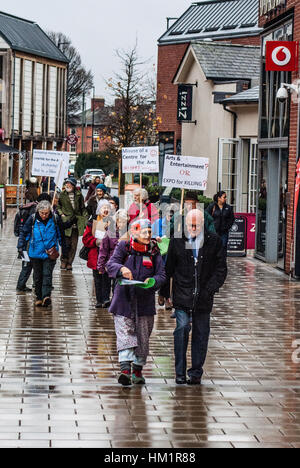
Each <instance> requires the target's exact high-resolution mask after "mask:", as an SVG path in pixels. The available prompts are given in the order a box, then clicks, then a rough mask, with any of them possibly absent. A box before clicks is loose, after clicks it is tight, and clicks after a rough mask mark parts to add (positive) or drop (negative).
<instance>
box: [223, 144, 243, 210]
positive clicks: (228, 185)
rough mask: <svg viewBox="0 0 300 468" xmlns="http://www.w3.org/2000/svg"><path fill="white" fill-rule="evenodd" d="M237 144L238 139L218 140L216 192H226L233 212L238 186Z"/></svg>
mask: <svg viewBox="0 0 300 468" xmlns="http://www.w3.org/2000/svg"><path fill="white" fill-rule="evenodd" d="M239 143H240V140H239V139H238V138H220V141H219V169H218V190H223V191H224V192H226V194H227V200H228V203H229V204H230V205H231V206H232V207H233V209H234V211H235V212H237V209H238V194H239V184H240V177H239V175H240V158H239Z"/></svg>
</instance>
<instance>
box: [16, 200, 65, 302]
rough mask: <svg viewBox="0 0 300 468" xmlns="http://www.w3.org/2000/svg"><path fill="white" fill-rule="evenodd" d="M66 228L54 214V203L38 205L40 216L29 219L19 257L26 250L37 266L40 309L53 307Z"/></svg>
mask: <svg viewBox="0 0 300 468" xmlns="http://www.w3.org/2000/svg"><path fill="white" fill-rule="evenodd" d="M63 230H64V227H63V225H62V222H61V220H60V218H59V217H57V216H56V215H55V214H54V213H53V212H52V207H51V203H49V202H48V201H42V202H40V203H39V204H38V205H37V208H36V214H34V215H32V216H30V217H29V219H28V220H27V221H26V223H25V226H24V227H23V229H22V231H21V233H20V237H19V242H18V251H19V253H21V252H24V250H26V246H27V243H29V250H28V255H29V258H30V260H31V262H32V266H33V277H34V283H35V294H36V302H35V305H36V307H48V306H50V305H51V293H52V276H53V270H54V267H55V264H56V260H57V259H58V258H59V246H60V245H61V244H62V236H63Z"/></svg>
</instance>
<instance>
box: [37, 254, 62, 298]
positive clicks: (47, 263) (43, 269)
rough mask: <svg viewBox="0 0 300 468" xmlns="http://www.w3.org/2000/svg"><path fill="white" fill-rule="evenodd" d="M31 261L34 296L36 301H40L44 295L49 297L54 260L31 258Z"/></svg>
mask: <svg viewBox="0 0 300 468" xmlns="http://www.w3.org/2000/svg"><path fill="white" fill-rule="evenodd" d="M31 261H32V266H33V279H34V283H35V294H36V298H37V300H38V301H42V300H43V299H45V297H51V292H52V277H53V270H54V268H55V264H56V260H50V258H47V259H46V260H40V259H37V258H32V259H31Z"/></svg>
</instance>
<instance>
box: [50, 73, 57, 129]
mask: <svg viewBox="0 0 300 468" xmlns="http://www.w3.org/2000/svg"><path fill="white" fill-rule="evenodd" d="M56 82H57V68H56V67H50V70H49V101H48V102H49V110H48V122H49V124H48V131H49V133H51V134H55V123H56Z"/></svg>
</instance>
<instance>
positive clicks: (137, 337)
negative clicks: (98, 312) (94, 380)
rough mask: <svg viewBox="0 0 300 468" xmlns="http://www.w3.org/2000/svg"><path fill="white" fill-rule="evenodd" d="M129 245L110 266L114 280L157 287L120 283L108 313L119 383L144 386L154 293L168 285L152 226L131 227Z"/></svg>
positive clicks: (123, 246)
mask: <svg viewBox="0 0 300 468" xmlns="http://www.w3.org/2000/svg"><path fill="white" fill-rule="evenodd" d="M131 235H132V238H131V240H130V242H126V241H122V242H120V243H119V244H118V246H117V248H116V250H115V252H114V254H113V256H112V258H111V259H110V261H109V262H108V264H107V267H106V269H107V272H108V274H109V276H110V277H112V278H116V279H117V278H119V279H127V280H136V281H141V282H144V283H145V284H147V283H149V280H150V278H153V279H154V280H155V285H154V286H153V287H152V288H149V289H141V288H139V287H136V286H121V285H120V284H119V283H117V285H116V288H115V294H114V297H113V300H112V304H111V307H110V309H109V311H110V312H111V313H112V314H113V315H114V322H115V330H116V335H117V349H118V353H119V362H120V366H121V375H120V377H119V383H120V384H122V385H124V386H129V385H131V384H132V383H134V384H138V385H144V384H145V379H144V377H143V374H142V371H143V367H144V366H145V365H146V362H147V358H148V356H149V341H150V336H151V333H152V330H153V326H154V317H155V315H156V307H155V292H156V291H157V290H158V289H160V287H161V286H162V285H163V284H164V283H165V281H166V273H165V268H164V263H163V260H162V257H161V255H160V251H159V248H158V247H157V244H156V242H155V241H153V240H151V236H152V230H151V222H150V221H149V220H147V219H140V220H138V221H136V222H135V223H133V225H132V227H131ZM131 366H133V367H131Z"/></svg>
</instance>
